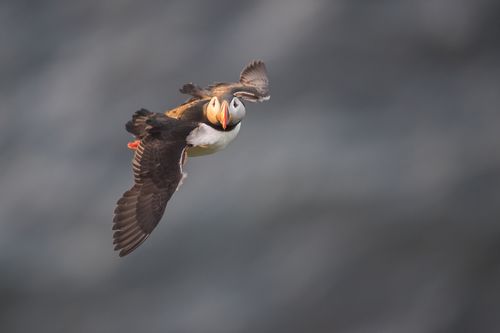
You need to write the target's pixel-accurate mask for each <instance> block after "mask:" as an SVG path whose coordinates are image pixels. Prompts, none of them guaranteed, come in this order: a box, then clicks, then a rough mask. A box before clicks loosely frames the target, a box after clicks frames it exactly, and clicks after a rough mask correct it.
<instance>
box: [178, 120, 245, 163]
mask: <svg viewBox="0 0 500 333" xmlns="http://www.w3.org/2000/svg"><path fill="white" fill-rule="evenodd" d="M240 127H241V123H239V124H238V125H236V127H235V128H233V129H232V130H230V131H218V130H216V129H214V128H212V127H210V126H208V125H206V124H203V123H202V124H200V126H198V127H197V128H195V129H194V130H192V131H191V133H189V135H188V137H187V143H188V144H190V145H192V146H193V147H190V148H189V149H188V155H189V156H199V155H208V154H213V153H215V152H216V151H219V150H222V149H224V148H226V146H227V145H228V144H229V143H230V142H231V141H233V140H234V138H236V136H237V135H238V132H239V131H240Z"/></svg>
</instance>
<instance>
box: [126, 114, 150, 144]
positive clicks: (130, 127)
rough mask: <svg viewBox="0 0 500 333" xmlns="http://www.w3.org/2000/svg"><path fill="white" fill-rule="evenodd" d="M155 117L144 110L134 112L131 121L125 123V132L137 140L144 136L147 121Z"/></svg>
mask: <svg viewBox="0 0 500 333" xmlns="http://www.w3.org/2000/svg"><path fill="white" fill-rule="evenodd" d="M154 115H155V113H154V112H151V111H148V110H146V109H140V110H139V111H136V112H135V113H134V115H133V116H132V120H130V121H129V122H127V124H126V125H125V128H126V129H127V132H130V133H132V134H134V135H135V136H136V137H138V138H142V137H143V136H144V135H145V134H146V126H147V125H148V124H147V120H148V119H150V118H151V117H153V116H154Z"/></svg>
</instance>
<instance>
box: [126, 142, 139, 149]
mask: <svg viewBox="0 0 500 333" xmlns="http://www.w3.org/2000/svg"><path fill="white" fill-rule="evenodd" d="M140 143H141V140H135V141H132V142H129V143H127V147H128V149H130V150H136V149H137V147H139V144H140Z"/></svg>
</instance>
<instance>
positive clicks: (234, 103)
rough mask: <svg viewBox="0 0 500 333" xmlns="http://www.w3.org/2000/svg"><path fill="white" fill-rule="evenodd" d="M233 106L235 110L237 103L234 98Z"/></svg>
mask: <svg viewBox="0 0 500 333" xmlns="http://www.w3.org/2000/svg"><path fill="white" fill-rule="evenodd" d="M233 106H234V107H235V108H237V107H238V102H237V101H236V98H235V99H233Z"/></svg>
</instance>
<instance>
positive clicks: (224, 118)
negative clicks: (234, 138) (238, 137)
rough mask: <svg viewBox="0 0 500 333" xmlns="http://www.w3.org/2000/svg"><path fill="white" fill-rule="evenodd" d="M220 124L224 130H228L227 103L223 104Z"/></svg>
mask: <svg viewBox="0 0 500 333" xmlns="http://www.w3.org/2000/svg"><path fill="white" fill-rule="evenodd" d="M219 122H220V124H221V125H222V128H223V129H226V127H227V125H228V124H229V105H228V104H227V101H223V102H222V106H221V111H220V119H219Z"/></svg>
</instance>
